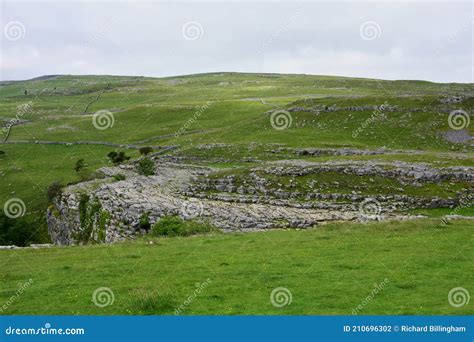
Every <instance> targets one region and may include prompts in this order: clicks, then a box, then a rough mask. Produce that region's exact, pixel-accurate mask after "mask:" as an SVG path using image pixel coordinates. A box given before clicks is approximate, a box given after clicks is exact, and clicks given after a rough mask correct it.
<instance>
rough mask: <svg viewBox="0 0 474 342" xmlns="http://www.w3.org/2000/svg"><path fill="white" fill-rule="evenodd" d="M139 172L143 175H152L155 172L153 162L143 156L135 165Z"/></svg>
mask: <svg viewBox="0 0 474 342" xmlns="http://www.w3.org/2000/svg"><path fill="white" fill-rule="evenodd" d="M137 171H138V173H139V174H141V175H144V176H152V175H154V174H155V163H154V162H153V161H152V160H151V159H150V158H143V159H142V160H140V162H139V163H138V166H137Z"/></svg>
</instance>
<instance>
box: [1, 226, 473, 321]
mask: <svg viewBox="0 0 474 342" xmlns="http://www.w3.org/2000/svg"><path fill="white" fill-rule="evenodd" d="M149 240H152V241H154V242H155V244H149ZM471 241H472V225H471V222H468V221H456V222H453V223H451V224H448V225H447V226H445V227H441V226H440V221H439V220H429V221H426V220H423V221H413V222H392V223H387V224H384V225H380V224H367V225H361V224H349V223H344V224H330V225H327V226H322V227H319V228H317V229H313V230H308V231H296V230H290V231H271V232H267V233H248V234H224V235H222V234H220V235H211V236H200V237H194V238H163V239H161V238H160V239H159V240H155V239H153V238H149V239H146V238H145V239H143V240H140V241H137V242H133V243H124V244H118V245H112V246H110V245H108V246H105V245H95V246H78V247H71V248H51V249H40V250H16V251H15V250H14V251H0V255H1V257H0V260H1V269H2V272H1V273H0V276H1V278H0V284H1V287H0V303H4V302H6V301H8V299H9V298H10V297H11V296H13V295H15V291H16V289H17V288H18V287H19V286H20V285H21V284H23V283H25V282H27V281H28V279H30V278H31V279H32V280H33V282H32V284H31V285H30V286H29V287H28V288H27V289H26V290H25V291H24V293H23V294H21V295H20V296H18V298H16V299H15V300H14V301H13V303H12V304H11V305H10V306H9V307H8V308H7V309H6V310H5V311H4V312H3V314H173V313H174V310H175V308H177V307H179V306H180V305H182V304H183V302H184V301H185V300H186V299H187V298H188V297H189V296H190V295H192V294H193V293H194V290H195V289H196V283H199V284H203V283H204V282H208V281H209V282H208V285H207V286H206V287H205V288H203V289H202V292H201V293H200V294H198V295H197V296H196V298H195V299H194V300H192V301H191V304H189V305H187V306H185V309H183V310H182V311H181V314H231V315H232V314H277V315H278V314H343V315H350V314H352V310H353V309H354V308H355V307H357V306H358V305H359V304H361V303H362V302H363V300H364V299H366V297H367V296H368V295H370V294H371V291H372V290H373V288H374V283H376V284H380V283H381V282H383V281H385V282H386V285H385V287H384V288H383V290H381V291H380V292H379V293H378V294H376V295H375V296H374V297H373V299H372V300H370V301H368V303H367V304H366V305H365V306H363V308H362V309H361V310H360V311H359V314H364V315H367V314H421V315H423V314H427V315H431V314H447V315H466V314H473V313H474V311H473V307H472V305H466V306H463V307H460V308H454V307H452V306H450V305H449V303H448V292H449V290H450V289H452V288H454V287H459V286H460V287H465V288H469V286H471V285H472V283H473V281H474V279H473V275H472V272H466V270H470V269H472V268H473V266H474V264H473V260H474V259H473V257H474V248H473V245H472V243H471ZM385 278H386V279H387V280H385ZM99 287H108V288H110V289H111V290H112V291H113V293H114V297H115V301H114V303H113V304H112V305H110V306H107V307H104V308H99V307H96V306H95V305H94V304H93V303H92V294H93V292H94V290H95V289H97V288H99ZM276 287H285V288H287V289H289V290H290V292H291V294H292V303H291V304H290V305H288V306H286V307H283V308H276V307H274V306H272V305H271V303H270V293H271V291H272V290H273V289H274V288H276Z"/></svg>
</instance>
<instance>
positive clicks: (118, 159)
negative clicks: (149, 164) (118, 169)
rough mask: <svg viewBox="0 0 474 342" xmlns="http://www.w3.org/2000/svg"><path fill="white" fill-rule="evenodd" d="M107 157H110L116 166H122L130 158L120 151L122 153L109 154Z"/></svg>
mask: <svg viewBox="0 0 474 342" xmlns="http://www.w3.org/2000/svg"><path fill="white" fill-rule="evenodd" d="M107 157H109V159H110V161H111V162H112V163H114V164H116V165H117V164H121V163H123V162H124V161H126V160H129V159H130V157H129V156H127V155H125V152H123V151H120V152H115V151H112V152H110V153H109V154H107Z"/></svg>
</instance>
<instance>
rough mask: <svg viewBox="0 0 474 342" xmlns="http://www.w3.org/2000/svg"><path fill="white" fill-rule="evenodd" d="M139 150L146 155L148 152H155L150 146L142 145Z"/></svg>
mask: <svg viewBox="0 0 474 342" xmlns="http://www.w3.org/2000/svg"><path fill="white" fill-rule="evenodd" d="M138 151H139V152H140V154H141V155H143V156H146V155H147V154H149V153H151V152H153V148H152V147H150V146H146V147H140V149H139V150H138Z"/></svg>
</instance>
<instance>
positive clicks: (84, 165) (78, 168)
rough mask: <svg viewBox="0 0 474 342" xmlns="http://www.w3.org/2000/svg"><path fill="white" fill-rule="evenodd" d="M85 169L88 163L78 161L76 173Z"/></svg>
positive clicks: (75, 168)
mask: <svg viewBox="0 0 474 342" xmlns="http://www.w3.org/2000/svg"><path fill="white" fill-rule="evenodd" d="M85 167H86V163H85V162H84V159H79V160H78V161H76V164H75V165H74V171H76V172H77V173H79V172H80V171H81V170H82V169H83V168H85Z"/></svg>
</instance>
